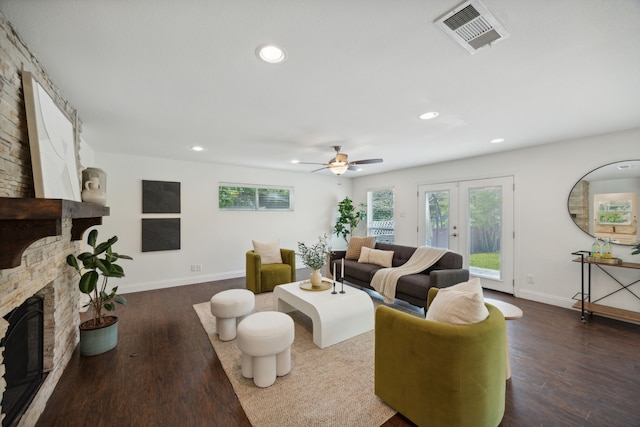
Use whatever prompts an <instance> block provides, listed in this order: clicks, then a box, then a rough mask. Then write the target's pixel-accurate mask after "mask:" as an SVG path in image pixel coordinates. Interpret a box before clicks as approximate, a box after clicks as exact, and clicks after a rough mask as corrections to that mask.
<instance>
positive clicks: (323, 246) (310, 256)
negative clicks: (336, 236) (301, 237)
mask: <svg viewBox="0 0 640 427" xmlns="http://www.w3.org/2000/svg"><path fill="white" fill-rule="evenodd" d="M329 253H331V248H330V247H329V244H328V243H327V235H326V234H325V235H324V236H322V237H319V238H318V241H317V242H316V243H315V244H313V245H311V246H307V245H305V244H304V243H303V242H298V255H299V256H300V259H302V263H303V264H304V265H306V266H307V267H309V268H310V269H312V270H320V269H321V268H322V266H323V265H324V264H325V263H326V262H327V254H329Z"/></svg>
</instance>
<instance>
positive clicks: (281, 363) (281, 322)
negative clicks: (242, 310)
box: [236, 311, 294, 387]
mask: <svg viewBox="0 0 640 427" xmlns="http://www.w3.org/2000/svg"><path fill="white" fill-rule="evenodd" d="M293 339H294V330H293V319H291V317H289V316H288V315H286V314H284V313H280V312H278V311H263V312H259V313H254V314H252V315H250V316H247V317H245V318H244V320H242V322H240V324H239V325H238V340H237V341H236V342H237V344H238V348H239V349H240V351H241V352H242V356H241V364H242V376H243V377H245V378H253V383H254V384H255V385H257V386H258V387H269V386H270V385H272V384H273V383H274V382H275V381H276V376H279V377H280V376H283V375H287V374H288V373H289V372H290V371H291V344H293Z"/></svg>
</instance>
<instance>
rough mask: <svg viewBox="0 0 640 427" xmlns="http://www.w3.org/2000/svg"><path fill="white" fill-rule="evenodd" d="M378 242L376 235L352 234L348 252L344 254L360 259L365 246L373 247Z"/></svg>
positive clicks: (350, 257) (346, 257)
mask: <svg viewBox="0 0 640 427" xmlns="http://www.w3.org/2000/svg"><path fill="white" fill-rule="evenodd" d="M375 244H376V238H375V236H369V237H355V236H352V237H351V238H350V239H349V246H348V247H347V254H346V255H345V256H344V258H345V259H356V260H357V259H358V258H360V251H361V249H362V247H363V246H365V247H367V248H373V247H374V246H375Z"/></svg>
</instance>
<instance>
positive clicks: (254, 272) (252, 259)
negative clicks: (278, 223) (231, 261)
mask: <svg viewBox="0 0 640 427" xmlns="http://www.w3.org/2000/svg"><path fill="white" fill-rule="evenodd" d="M280 255H282V264H264V265H263V264H262V261H261V259H260V255H258V254H257V253H255V252H254V251H252V250H251V251H247V256H246V258H247V261H246V283H247V289H249V290H250V291H252V292H253V293H254V294H259V293H261V292H270V291H273V288H275V287H276V286H277V285H281V284H284V283H291V282H295V281H296V253H295V251H293V250H292V249H282V248H280Z"/></svg>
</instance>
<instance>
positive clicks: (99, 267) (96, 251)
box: [67, 230, 133, 328]
mask: <svg viewBox="0 0 640 427" xmlns="http://www.w3.org/2000/svg"><path fill="white" fill-rule="evenodd" d="M97 239H98V230H91V232H90V233H89V236H88V237H87V243H88V244H89V246H91V248H92V249H93V251H92V252H83V253H81V254H80V255H78V256H74V255H73V254H70V255H69V256H67V264H69V265H70V266H71V267H73V268H74V269H75V270H76V272H77V273H78V275H79V276H80V280H79V282H78V287H79V288H80V292H82V293H83V294H87V295H88V296H89V302H88V303H87V304H86V305H85V307H91V308H92V309H93V319H90V320H88V321H86V322H84V323H83V326H84V327H86V328H100V327H103V326H106V325H107V324H108V323H107V322H106V318H105V317H103V315H102V309H103V308H104V309H105V310H107V311H114V310H115V309H116V303H118V304H122V305H126V304H127V300H126V299H125V297H123V296H122V295H118V293H117V291H118V287H117V286H115V287H114V288H112V289H111V291H110V292H109V293H107V282H108V280H109V278H110V277H114V278H117V277H124V270H123V269H122V267H120V266H119V265H118V264H116V261H118V260H119V259H133V258H131V257H130V256H128V255H121V254H117V253H115V252H113V250H112V246H113V244H114V243H115V242H117V241H118V237H117V236H113V237H112V238H110V239H109V240H107V241H106V242H102V243H97ZM78 261H80V263H82V266H80V264H79V263H78ZM100 276H102V282H101V283H100V284H98V281H99V279H100Z"/></svg>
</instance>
